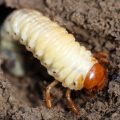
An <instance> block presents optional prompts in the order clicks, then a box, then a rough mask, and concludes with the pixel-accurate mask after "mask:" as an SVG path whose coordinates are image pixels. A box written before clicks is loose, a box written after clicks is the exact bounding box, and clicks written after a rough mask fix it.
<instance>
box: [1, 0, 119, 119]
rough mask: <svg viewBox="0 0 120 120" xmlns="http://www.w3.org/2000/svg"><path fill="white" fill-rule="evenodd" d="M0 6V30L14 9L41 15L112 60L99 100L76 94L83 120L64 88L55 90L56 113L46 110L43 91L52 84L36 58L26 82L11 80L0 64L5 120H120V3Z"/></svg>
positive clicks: (15, 2)
mask: <svg viewBox="0 0 120 120" xmlns="http://www.w3.org/2000/svg"><path fill="white" fill-rule="evenodd" d="M0 4H1V6H0V11H2V12H0V16H1V17H0V25H1V24H2V22H3V21H4V19H5V17H6V16H7V15H8V14H9V13H10V12H12V11H13V10H14V9H19V8H33V9H37V10H39V11H41V12H42V13H43V14H44V15H46V16H48V17H50V18H51V19H52V20H53V21H57V22H58V23H59V24H60V25H62V26H64V27H65V28H66V29H67V30H68V31H69V32H70V33H72V34H74V35H75V38H76V40H77V41H79V42H80V43H81V44H82V45H84V46H86V48H88V49H90V50H91V51H92V52H93V53H95V52H97V51H105V52H107V54H108V55H109V59H108V64H107V65H106V69H107V71H108V74H107V77H106V80H107V81H108V83H107V85H106V87H105V88H104V90H103V91H100V92H98V93H96V94H95V96H94V97H91V96H90V95H87V93H85V91H84V90H81V91H73V93H72V97H73V99H74V100H75V102H76V103H77V105H78V107H79V109H80V115H75V114H74V113H72V112H71V111H70V109H69V108H68V107H67V101H66V99H65V95H64V94H63V93H64V92H65V88H63V87H62V86H61V85H59V86H57V87H56V88H54V89H53V90H52V96H53V100H52V102H53V107H52V109H48V108H46V105H45V101H44V90H45V87H46V86H47V85H48V84H49V83H50V82H51V81H52V80H53V78H52V77H51V76H49V75H48V73H47V72H46V69H45V68H43V67H42V66H41V65H40V64H39V61H38V60H36V59H34V58H33V57H32V55H30V56H31V57H29V60H28V59H27V58H26V59H25V61H26V64H27V65H26V66H27V72H26V74H25V75H24V76H23V77H17V76H13V75H11V74H10V73H9V72H8V71H7V70H5V69H4V67H3V66H4V65H3V63H2V60H0V62H1V63H0V64H1V67H0V119H1V120H3V119H4V120H53V119H54V120H58V119H59V120H68V119H69V120H78V119H79V120H120V0H91V1H90V0H82V1H79V0H59V1H58V0H29V1H27V0H5V1H4V0H0ZM25 51H26V50H25ZM25 53H27V52H25ZM28 54H30V53H28ZM25 55H26V54H25ZM23 56H24V55H23ZM28 61H29V62H28ZM31 68H32V69H31ZM33 69H34V71H33Z"/></svg>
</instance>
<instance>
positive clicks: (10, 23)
mask: <svg viewBox="0 0 120 120" xmlns="http://www.w3.org/2000/svg"><path fill="white" fill-rule="evenodd" d="M1 36H2V39H8V40H12V39H15V40H19V41H20V42H21V43H22V44H24V45H25V46H26V48H27V49H28V50H29V51H31V52H32V53H33V55H34V56H35V57H37V58H38V59H39V60H40V61H41V64H43V65H44V66H45V67H46V68H47V70H48V73H49V74H50V75H52V76H53V77H54V78H55V79H56V80H58V81H60V82H62V84H63V85H64V86H65V87H68V88H70V89H75V90H78V89H81V88H82V87H83V83H84V79H85V77H86V74H87V72H88V71H89V70H90V69H91V67H92V66H93V65H94V64H95V63H96V62H97V61H93V60H92V55H91V52H90V51H88V50H86V49H85V48H84V47H83V46H80V45H79V43H78V42H75V38H74V36H73V35H71V34H69V33H68V32H67V31H66V30H65V29H64V28H62V27H60V26H59V25H58V24H57V23H54V22H52V21H51V20H50V19H48V18H47V17H44V16H43V15H42V14H41V13H39V12H37V11H35V10H28V9H21V10H17V11H15V12H13V13H12V14H11V15H10V16H9V17H8V18H7V20H6V21H5V23H4V25H3V27H2V31H1ZM5 36H7V37H6V38H5ZM8 36H9V37H8Z"/></svg>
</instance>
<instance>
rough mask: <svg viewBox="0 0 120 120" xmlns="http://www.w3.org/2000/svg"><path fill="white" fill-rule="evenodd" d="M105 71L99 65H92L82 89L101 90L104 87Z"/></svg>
mask: <svg viewBox="0 0 120 120" xmlns="http://www.w3.org/2000/svg"><path fill="white" fill-rule="evenodd" d="M105 74H106V73H105V69H104V67H103V66H102V65H100V64H99V63H96V64H94V65H93V67H92V68H91V69H90V71H89V72H88V73H87V75H86V78H85V81H84V88H85V89H98V90H100V89H102V88H103V87H104V85H105Z"/></svg>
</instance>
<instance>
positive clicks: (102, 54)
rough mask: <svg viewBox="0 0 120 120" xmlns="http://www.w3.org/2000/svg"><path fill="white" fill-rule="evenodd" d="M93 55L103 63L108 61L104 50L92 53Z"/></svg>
mask: <svg viewBox="0 0 120 120" xmlns="http://www.w3.org/2000/svg"><path fill="white" fill-rule="evenodd" d="M94 57H95V58H96V59H97V60H98V61H99V62H100V63H103V64H107V63H108V54H107V53H106V52H97V53H95V54H94Z"/></svg>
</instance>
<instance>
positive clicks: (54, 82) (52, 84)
mask: <svg viewBox="0 0 120 120" xmlns="http://www.w3.org/2000/svg"><path fill="white" fill-rule="evenodd" d="M58 83H59V82H58V81H57V80H54V81H53V82H52V83H51V84H49V85H48V86H47V87H46V91H45V100H46V105H47V107H48V108H51V107H52V103H51V96H50V90H51V89H52V88H53V87H54V86H56V85H57V84H58Z"/></svg>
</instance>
